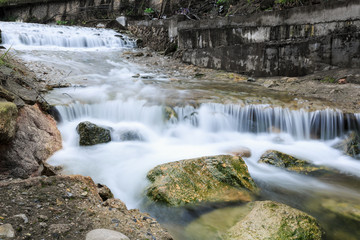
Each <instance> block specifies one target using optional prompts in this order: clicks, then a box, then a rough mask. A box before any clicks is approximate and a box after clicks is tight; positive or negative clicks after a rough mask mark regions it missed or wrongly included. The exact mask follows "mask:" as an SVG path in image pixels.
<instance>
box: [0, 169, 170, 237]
mask: <svg viewBox="0 0 360 240" xmlns="http://www.w3.org/2000/svg"><path fill="white" fill-rule="evenodd" d="M0 188H1V191H0V209H1V218H0V224H11V225H12V227H13V228H14V229H16V238H17V239H85V236H86V234H87V233H89V232H90V231H91V230H94V229H99V228H100V229H101V228H106V229H109V230H114V231H118V232H121V233H123V234H124V235H126V236H127V237H129V238H130V239H144V240H145V239H172V237H171V236H170V235H169V233H168V232H167V231H166V230H164V229H163V228H162V227H161V226H160V225H159V224H158V223H157V221H156V220H155V219H153V218H152V217H150V216H149V215H148V214H146V213H140V212H139V210H135V209H133V210H128V209H127V208H126V206H125V204H124V203H123V202H121V201H120V200H118V199H114V198H112V199H108V200H107V201H105V202H103V201H102V199H101V198H100V196H99V194H98V192H97V188H96V185H95V184H94V182H93V181H92V180H91V178H89V177H83V176H53V177H34V178H28V179H26V180H12V181H1V182H0ZM18 214H25V215H26V216H27V218H28V222H27V223H25V222H24V220H23V218H20V217H13V216H15V215H18Z"/></svg>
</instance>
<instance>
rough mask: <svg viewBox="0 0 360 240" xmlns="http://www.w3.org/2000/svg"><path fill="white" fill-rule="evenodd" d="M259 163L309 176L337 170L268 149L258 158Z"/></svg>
mask: <svg viewBox="0 0 360 240" xmlns="http://www.w3.org/2000/svg"><path fill="white" fill-rule="evenodd" d="M258 162H259V163H266V164H270V165H273V166H276V167H280V168H285V169H287V170H289V171H293V172H297V173H302V174H306V175H311V176H319V175H324V174H338V171H336V170H334V169H331V168H328V167H324V166H318V165H314V164H311V163H309V162H307V161H305V160H301V159H298V158H296V157H293V156H291V155H288V154H285V153H282V152H279V151H276V150H268V151H266V152H265V153H264V154H263V155H262V156H261V157H260V159H259V161H258Z"/></svg>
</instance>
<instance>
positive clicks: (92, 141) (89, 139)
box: [76, 121, 111, 146]
mask: <svg viewBox="0 0 360 240" xmlns="http://www.w3.org/2000/svg"><path fill="white" fill-rule="evenodd" d="M76 130H77V132H78V133H79V135H80V141H79V143H80V145H81V146H91V145H96V144H100V143H107V142H110V141H111V135H110V130H109V129H105V128H102V127H99V126H97V125H96V124H93V123H91V122H88V121H86V122H81V123H79V125H78V126H77V127H76Z"/></svg>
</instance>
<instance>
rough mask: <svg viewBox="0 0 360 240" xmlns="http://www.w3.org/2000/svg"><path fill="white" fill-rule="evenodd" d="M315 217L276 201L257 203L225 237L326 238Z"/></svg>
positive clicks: (311, 239) (259, 239)
mask: <svg viewBox="0 0 360 240" xmlns="http://www.w3.org/2000/svg"><path fill="white" fill-rule="evenodd" d="M322 235H323V233H322V231H321V229H320V227H319V225H318V223H317V222H316V220H315V218H313V217H312V216H310V215H308V214H306V213H304V212H302V211H299V210H297V209H294V208H291V207H289V206H287V205H285V204H281V203H277V202H273V201H259V202H255V203H254V206H253V208H252V210H251V212H250V213H249V214H248V215H246V217H245V218H244V219H242V220H240V221H239V222H238V223H236V224H235V226H233V227H232V228H230V229H229V231H228V232H227V234H226V237H225V239H243V240H247V239H249V240H250V239H257V240H262V239H264V240H265V239H306V240H319V239H322Z"/></svg>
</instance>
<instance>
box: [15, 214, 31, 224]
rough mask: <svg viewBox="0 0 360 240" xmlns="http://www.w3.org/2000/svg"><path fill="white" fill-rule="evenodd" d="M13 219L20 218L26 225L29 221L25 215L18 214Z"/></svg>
mask: <svg viewBox="0 0 360 240" xmlns="http://www.w3.org/2000/svg"><path fill="white" fill-rule="evenodd" d="M14 217H15V218H21V219H22V220H24V223H28V222H29V219H28V218H27V216H26V215H25V214H18V215H15V216H14Z"/></svg>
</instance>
